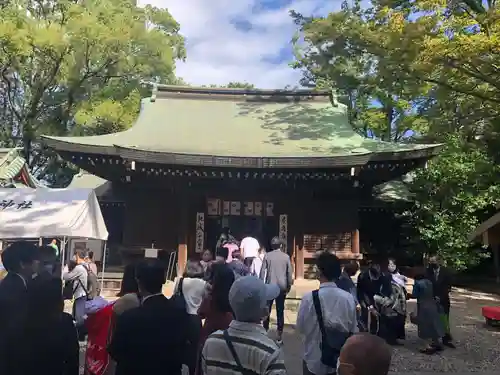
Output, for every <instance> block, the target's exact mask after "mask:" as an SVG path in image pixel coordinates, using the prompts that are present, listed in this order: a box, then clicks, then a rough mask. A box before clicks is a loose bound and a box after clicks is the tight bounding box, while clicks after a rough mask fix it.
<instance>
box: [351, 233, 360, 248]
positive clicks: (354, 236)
mask: <svg viewBox="0 0 500 375" xmlns="http://www.w3.org/2000/svg"><path fill="white" fill-rule="evenodd" d="M351 252H352V253H353V254H359V229H357V228H356V229H354V230H353V231H352V233H351Z"/></svg>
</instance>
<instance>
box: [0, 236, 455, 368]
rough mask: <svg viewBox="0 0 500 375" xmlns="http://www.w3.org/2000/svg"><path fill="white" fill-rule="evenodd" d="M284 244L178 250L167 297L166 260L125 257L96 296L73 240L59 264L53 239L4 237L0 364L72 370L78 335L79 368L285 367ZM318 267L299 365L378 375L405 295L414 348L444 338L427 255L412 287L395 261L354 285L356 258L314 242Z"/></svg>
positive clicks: (444, 296) (434, 346)
mask: <svg viewBox="0 0 500 375" xmlns="http://www.w3.org/2000/svg"><path fill="white" fill-rule="evenodd" d="M283 249H284V244H283V243H282V241H281V240H280V239H279V238H278V237H275V238H273V239H272V240H271V241H270V248H269V249H264V248H263V247H262V246H260V244H259V242H258V241H257V240H256V239H255V238H251V237H247V238H244V239H243V240H242V241H241V242H239V243H238V242H237V241H236V240H235V239H234V238H232V236H230V234H229V232H225V233H223V234H222V235H221V238H220V239H219V242H218V243H217V248H216V251H215V252H214V253H212V252H211V251H210V250H206V251H205V252H204V253H203V254H202V257H201V259H190V260H188V262H187V265H186V268H185V271H184V274H183V275H182V277H178V278H177V279H176V282H175V286H174V291H173V295H172V296H171V297H170V298H167V297H166V296H165V295H164V293H163V286H164V284H165V282H166V273H165V265H164V264H163V263H162V262H161V261H159V260H157V259H144V260H142V261H140V262H138V263H135V264H130V265H127V266H126V268H125V270H124V274H123V279H122V283H121V290H120V292H119V293H118V295H117V297H118V299H117V300H116V301H113V302H110V301H107V300H106V299H104V298H103V297H102V296H100V288H99V285H98V282H97V276H96V275H97V268H96V267H95V263H94V262H93V260H92V254H89V253H88V252H87V251H85V250H77V251H76V252H75V254H74V257H73V259H72V260H71V261H70V262H69V263H68V265H66V266H65V267H64V268H63V269H62V270H61V269H60V267H59V268H58V267H57V265H56V263H57V255H58V254H56V253H55V252H54V248H53V247H51V246H47V247H42V248H39V247H37V246H35V245H32V244H29V243H27V242H17V243H13V244H12V245H10V246H9V247H8V248H7V249H6V250H5V251H4V252H3V254H2V259H3V264H4V267H5V268H6V270H7V271H8V274H7V276H6V277H5V279H4V280H3V281H2V282H0V321H1V322H2V329H1V330H0V373H1V374H9V375H10V374H12V375H31V374H35V373H36V374H38V373H40V371H42V372H47V371H49V370H50V371H49V372H50V373H51V374H53V375H77V374H78V371H79V347H80V346H79V341H82V340H84V339H87V350H86V359H85V372H86V374H88V375H112V374H116V375H129V374H130V375H135V374H139V373H143V374H160V373H161V374H172V375H177V374H179V375H180V374H183V373H185V374H187V373H189V374H190V375H202V374H204V375H219V374H238V373H242V374H267V375H278V374H286V372H287V370H286V366H285V360H284V355H283V331H284V326H285V324H284V323H285V321H284V310H285V298H286V296H287V294H288V293H289V292H290V289H291V287H292V284H293V278H292V267H291V262H290V257H289V256H288V254H287V253H286V252H285V251H283ZM49 250H50V251H49ZM266 250H267V251H266ZM316 266H317V272H318V278H319V281H320V287H319V289H318V290H315V291H312V292H310V293H307V294H305V296H304V297H303V298H302V301H301V303H300V307H299V311H298V316H297V322H296V327H295V328H296V331H297V332H298V333H299V334H301V335H302V336H303V338H304V352H303V374H304V375H310V374H312V375H328V374H335V373H338V374H341V375H343V374H358V375H365V374H366V375H367V374H372V375H386V374H387V372H388V371H389V367H390V361H391V350H390V345H398V344H399V343H400V341H398V340H401V339H404V338H405V328H404V326H405V321H406V315H407V311H406V300H407V298H408V297H409V296H410V295H414V296H415V298H417V306H418V308H417V312H416V314H413V315H412V316H411V319H412V321H414V322H415V323H416V324H417V325H418V332H419V336H420V337H421V338H422V339H423V340H424V342H425V347H424V348H422V352H423V353H426V354H433V353H435V352H437V351H439V350H442V348H443V344H444V345H448V346H450V347H453V344H452V341H451V336H450V335H449V323H448V324H447V323H446V322H448V320H447V317H448V314H449V308H450V305H449V296H448V294H449V287H450V286H449V278H448V274H447V271H446V269H445V268H444V267H441V266H440V265H439V262H438V259H437V258H432V259H431V266H430V267H429V269H428V271H427V272H426V273H425V274H424V275H420V276H419V277H417V281H416V282H415V286H414V288H413V290H412V293H407V291H406V289H405V281H406V280H405V277H404V276H402V275H401V274H400V273H399V272H398V270H397V267H396V264H395V262H394V260H390V261H389V262H388V267H386V269H387V270H386V271H385V270H384V271H382V270H381V268H382V267H381V266H380V265H379V264H372V265H371V266H370V267H369V268H368V269H367V270H366V271H363V272H361V273H360V274H359V276H358V283H357V285H356V284H355V283H354V282H353V280H352V277H353V276H354V275H356V274H357V273H358V272H359V265H358V263H356V262H350V263H348V264H346V265H345V266H344V267H343V268H342V265H341V262H340V260H339V259H338V258H337V257H336V256H335V255H333V254H332V253H330V252H321V253H319V254H318V256H317V258H316ZM64 299H71V300H72V301H73V311H72V314H66V313H64V310H63V305H64V303H63V302H64ZM273 304H275V305H276V315H277V333H276V337H274V335H273V338H271V336H270V335H268V330H269V316H270V313H271V308H272V306H273ZM360 331H364V333H358V332H360ZM362 353H365V354H364V356H363V355H362ZM375 354H377V355H376V356H375ZM368 357H369V358H370V360H367V358H368ZM27 358H29V361H27V360H26V359H27ZM360 359H361V360H360ZM47 373H48V372H47Z"/></svg>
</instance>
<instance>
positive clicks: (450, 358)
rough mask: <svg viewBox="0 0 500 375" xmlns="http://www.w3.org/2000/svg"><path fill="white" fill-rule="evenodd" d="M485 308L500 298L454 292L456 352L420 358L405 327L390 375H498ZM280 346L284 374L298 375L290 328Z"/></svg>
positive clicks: (412, 331)
mask: <svg viewBox="0 0 500 375" xmlns="http://www.w3.org/2000/svg"><path fill="white" fill-rule="evenodd" d="M486 305H500V298H499V297H498V296H493V295H490V294H484V293H478V292H472V291H467V290H465V289H458V288H457V289H455V290H454V292H453V295H452V310H451V315H452V316H451V327H452V334H453V336H454V339H455V344H456V346H457V348H456V349H447V350H445V351H443V352H442V353H441V354H438V355H433V356H428V355H424V354H421V353H419V352H418V349H419V340H418V337H417V330H416V326H414V325H413V324H408V325H407V339H406V341H405V344H404V346H403V347H396V348H395V349H394V354H393V360H392V372H393V373H405V374H415V375H416V374H421V373H430V372H453V373H455V374H462V373H463V374H466V373H471V372H478V373H481V374H485V375H489V374H491V375H493V374H500V346H499V343H500V328H497V329H493V328H489V327H486V326H485V324H484V320H483V318H482V316H481V307H482V306H486ZM415 308H416V307H415V303H414V302H413V301H410V305H409V311H413V310H414V309H415ZM284 342H285V344H284V346H285V357H286V363H287V368H288V373H289V374H290V375H301V373H302V363H301V358H302V347H301V342H300V338H299V337H297V335H296V334H295V333H294V331H293V327H287V329H286V333H285V335H284Z"/></svg>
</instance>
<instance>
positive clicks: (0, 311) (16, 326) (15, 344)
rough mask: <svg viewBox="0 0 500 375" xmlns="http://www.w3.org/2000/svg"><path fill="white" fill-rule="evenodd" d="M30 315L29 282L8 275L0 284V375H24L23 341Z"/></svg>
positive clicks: (16, 276) (17, 276)
mask: <svg viewBox="0 0 500 375" xmlns="http://www.w3.org/2000/svg"><path fill="white" fill-rule="evenodd" d="M27 314H28V289H27V282H25V281H24V279H23V278H21V276H19V275H16V274H14V273H8V274H7V276H5V278H4V279H3V280H2V281H1V282H0V322H1V323H0V327H1V328H0V374H9V375H17V374H23V372H24V371H23V370H21V368H20V366H21V364H22V362H23V356H24V355H23V350H24V345H23V341H22V337H23V332H24V327H25V323H26V319H27Z"/></svg>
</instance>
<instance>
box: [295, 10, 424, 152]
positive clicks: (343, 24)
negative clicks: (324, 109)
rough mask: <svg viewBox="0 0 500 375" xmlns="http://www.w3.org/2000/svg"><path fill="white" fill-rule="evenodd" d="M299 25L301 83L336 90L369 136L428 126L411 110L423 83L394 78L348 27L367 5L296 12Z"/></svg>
mask: <svg viewBox="0 0 500 375" xmlns="http://www.w3.org/2000/svg"><path fill="white" fill-rule="evenodd" d="M292 16H293V18H294V20H295V22H296V23H297V24H298V25H299V27H300V33H299V35H298V36H300V37H302V38H299V37H297V38H295V39H294V42H295V46H296V48H295V51H296V57H297V62H296V63H295V64H294V66H295V67H296V68H298V69H302V71H303V72H304V78H303V80H302V83H303V84H304V85H306V86H314V87H317V88H320V89H325V88H326V89H333V90H336V91H337V92H338V93H339V94H340V95H341V97H342V98H343V100H342V101H343V102H344V103H345V104H346V105H347V109H348V116H349V122H350V124H351V125H352V126H353V128H354V129H355V130H357V131H358V132H359V133H361V134H363V135H364V136H367V137H374V138H378V139H381V140H384V141H393V142H400V141H402V140H403V139H404V138H405V137H409V136H411V135H413V134H414V133H416V132H418V133H422V132H424V131H425V130H426V126H427V123H426V121H425V119H424V118H422V117H420V116H417V115H416V113H414V111H413V110H412V108H413V106H414V103H415V101H417V100H419V99H420V97H421V94H422V90H421V88H420V87H418V86H416V85H412V84H410V83H409V82H408V81H407V80H394V79H392V77H391V75H390V74H388V72H386V71H385V70H382V69H380V68H379V65H380V61H379V58H378V57H377V56H375V55H373V54H370V53H367V52H366V51H365V50H364V49H363V48H361V47H360V46H359V45H356V44H355V43H354V42H353V38H352V37H351V33H353V31H352V30H351V31H349V32H347V29H348V28H350V27H352V25H353V24H356V23H362V22H364V19H365V18H366V16H367V11H366V10H363V9H362V8H361V2H360V1H358V0H356V1H355V2H354V3H353V5H349V4H348V3H347V2H344V3H343V6H342V9H341V10H340V11H338V12H334V13H330V14H329V15H328V16H327V17H324V18H309V17H304V16H303V15H301V14H298V13H295V12H292Z"/></svg>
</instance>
